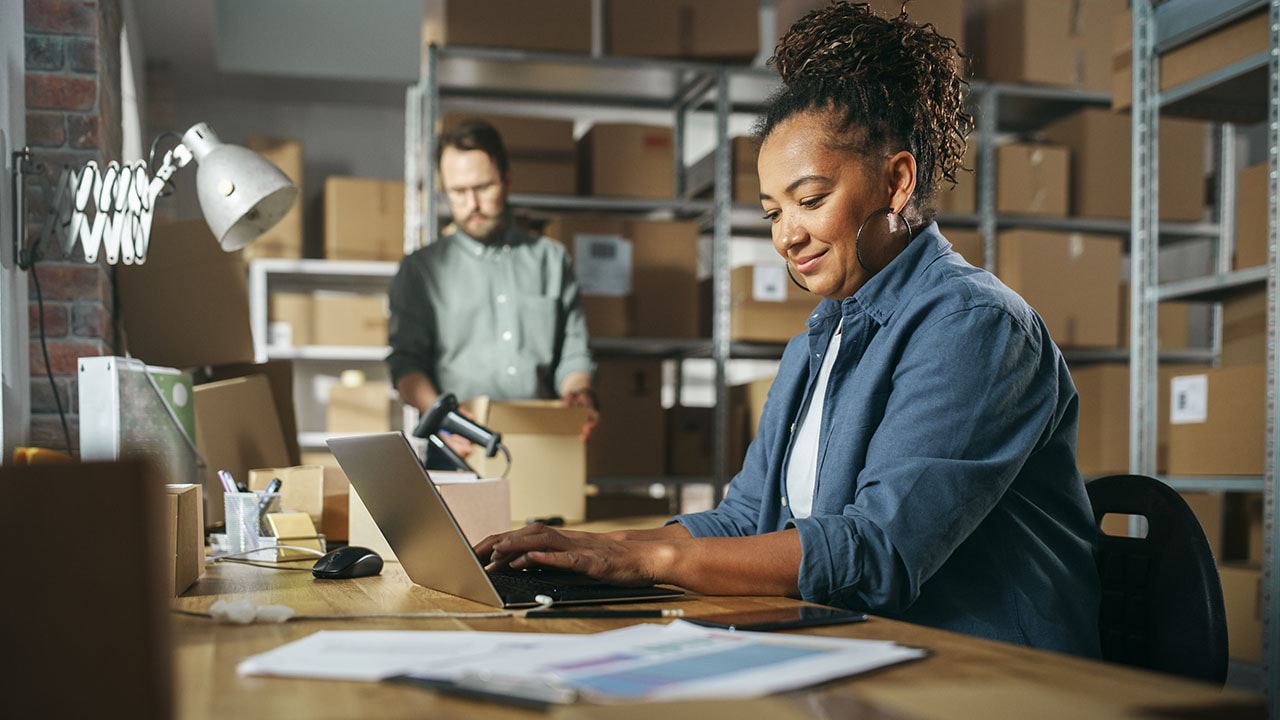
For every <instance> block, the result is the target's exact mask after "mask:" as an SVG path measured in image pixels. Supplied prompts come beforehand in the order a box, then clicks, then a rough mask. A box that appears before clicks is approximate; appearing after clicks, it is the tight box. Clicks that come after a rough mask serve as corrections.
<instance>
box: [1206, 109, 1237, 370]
mask: <svg viewBox="0 0 1280 720" xmlns="http://www.w3.org/2000/svg"><path fill="white" fill-rule="evenodd" d="M1214 150H1215V151H1216V152H1217V156H1218V157H1217V160H1218V209H1217V214H1218V249H1217V252H1216V253H1215V254H1214V267H1213V271H1214V272H1215V273H1216V274H1217V275H1218V276H1219V277H1221V276H1223V275H1226V274H1227V273H1229V272H1231V257H1232V255H1233V254H1234V253H1235V243H1236V126H1235V125H1233V124H1232V123H1222V124H1220V125H1219V126H1218V132H1217V137H1215V138H1214ZM1222 322H1223V314H1222V303H1214V304H1213V337H1212V338H1211V342H1212V343H1213V364H1214V366H1215V367H1217V366H1218V365H1221V363H1222Z"/></svg>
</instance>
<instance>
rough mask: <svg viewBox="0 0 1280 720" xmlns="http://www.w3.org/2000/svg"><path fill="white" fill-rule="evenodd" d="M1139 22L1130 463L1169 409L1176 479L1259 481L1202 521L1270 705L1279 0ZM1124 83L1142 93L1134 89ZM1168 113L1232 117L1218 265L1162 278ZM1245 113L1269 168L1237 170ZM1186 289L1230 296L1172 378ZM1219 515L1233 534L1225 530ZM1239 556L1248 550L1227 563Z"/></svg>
mask: <svg viewBox="0 0 1280 720" xmlns="http://www.w3.org/2000/svg"><path fill="white" fill-rule="evenodd" d="M1131 22H1132V27H1131V35H1130V36H1129V40H1130V42H1131V46H1130V47H1129V48H1125V50H1127V54H1128V58H1124V57H1123V56H1118V57H1117V61H1121V60H1125V59H1127V60H1129V67H1128V68H1123V67H1121V65H1122V63H1120V62H1118V63H1117V69H1118V72H1117V78H1118V84H1117V100H1118V101H1120V102H1118V103H1117V104H1118V105H1122V106H1129V105H1130V104H1131V109H1130V111H1131V113H1132V134H1133V146H1132V148H1133V174H1132V183H1133V185H1132V199H1133V207H1134V213H1133V217H1132V224H1133V230H1132V233H1133V247H1132V255H1131V273H1130V275H1131V278H1130V282H1131V287H1132V291H1133V292H1132V296H1131V310H1132V322H1131V324H1130V335H1131V337H1130V345H1131V347H1132V348H1133V354H1132V356H1131V358H1130V379H1129V380H1130V382H1129V385H1130V392H1131V396H1130V406H1131V407H1132V408H1134V411H1133V413H1132V414H1131V416H1130V428H1129V429H1130V436H1129V437H1130V442H1129V452H1130V468H1131V470H1132V471H1133V472H1137V473H1142V474H1147V475H1154V474H1156V472H1157V470H1158V469H1159V467H1158V442H1157V435H1158V432H1157V428H1158V427H1159V426H1160V425H1162V424H1163V421H1164V417H1163V416H1160V415H1158V414H1159V413H1165V412H1168V413H1169V416H1168V417H1169V421H1170V423H1171V428H1170V431H1169V438H1168V443H1169V448H1168V453H1169V455H1168V459H1167V465H1168V471H1169V474H1168V475H1167V476H1163V479H1164V480H1165V481H1166V482H1168V483H1169V484H1170V485H1172V486H1174V487H1176V488H1179V489H1182V490H1204V491H1216V492H1218V493H1222V492H1227V493H1244V492H1248V493H1251V495H1234V496H1228V497H1235V498H1236V499H1237V500H1240V501H1242V502H1244V503H1246V507H1249V508H1251V510H1249V511H1247V512H1245V513H1243V514H1237V515H1234V516H1233V515H1231V514H1228V515H1226V516H1225V517H1226V520H1223V518H1224V516H1223V512H1224V511H1223V509H1222V508H1220V507H1219V508H1217V509H1216V510H1215V512H1216V513H1217V517H1216V519H1217V520H1220V521H1222V523H1221V527H1217V524H1216V523H1213V522H1207V523H1204V524H1205V527H1206V532H1210V529H1211V528H1212V529H1213V530H1216V531H1217V534H1216V536H1214V535H1213V534H1211V537H1210V542H1211V544H1212V545H1214V549H1215V554H1216V555H1217V557H1218V560H1219V575H1220V577H1221V579H1222V584H1223V592H1224V600H1225V605H1226V612H1227V624H1228V633H1229V635H1230V650H1231V654H1232V656H1233V657H1232V665H1231V674H1232V677H1230V678H1229V682H1230V683H1232V684H1241V685H1250V686H1253V687H1256V688H1258V689H1263V690H1265V691H1266V692H1267V694H1268V701H1269V703H1270V707H1271V713H1272V714H1273V715H1274V714H1275V712H1276V707H1277V705H1276V693H1277V691H1278V690H1280V662H1277V661H1278V660H1280V658H1277V655H1276V653H1277V651H1278V650H1280V648H1278V647H1277V641H1276V632H1277V628H1280V597H1277V596H1276V590H1277V587H1276V583H1277V580H1278V579H1280V555H1278V554H1277V553H1276V550H1275V543H1276V541H1277V529H1278V528H1277V525H1276V523H1275V503H1276V499H1277V498H1276V491H1277V484H1276V483H1277V465H1276V452H1277V448H1278V447H1280V440H1278V438H1277V433H1280V415H1278V413H1280V406H1277V398H1276V387H1277V356H1276V346H1275V342H1276V334H1275V318H1276V317H1277V303H1280V297H1278V296H1277V286H1276V282H1277V270H1278V268H1280V257H1278V256H1277V253H1276V230H1277V206H1276V173H1277V155H1276V153H1277V148H1280V91H1278V89H1280V55H1278V53H1280V0H1230V1H1227V0H1224V1H1222V2H1216V3H1203V2H1201V3H1197V2H1188V1H1186V0H1168V1H1167V2H1165V3H1163V4H1161V5H1159V6H1158V7H1153V3H1151V2H1150V0H1134V2H1133V3H1132V19H1131ZM1126 86H1127V89H1128V92H1129V93H1131V94H1129V95H1128V96H1127V97H1123V98H1122V97H1120V96H1119V93H1120V92H1121V91H1124V90H1125V89H1126ZM1170 115H1172V116H1186V117H1194V118H1201V119H1209V120H1215V121H1218V122H1220V123H1222V125H1221V129H1220V132H1219V137H1218V139H1217V144H1218V146H1219V147H1220V148H1221V150H1220V157H1221V161H1220V168H1219V172H1220V173H1221V177H1220V181H1221V182H1220V187H1221V191H1220V195H1219V221H1220V223H1221V226H1222V227H1221V233H1220V235H1219V242H1218V247H1217V252H1216V259H1215V268H1214V271H1213V272H1212V274H1210V275H1208V276H1205V277H1199V278H1193V279H1189V280H1185V281H1181V282H1174V283H1163V284H1162V283H1160V282H1159V278H1158V275H1157V270H1158V258H1157V255H1156V250H1157V247H1158V242H1157V238H1158V235H1159V233H1160V232H1161V231H1162V230H1163V226H1162V225H1161V223H1160V220H1159V216H1158V209H1159V207H1160V205H1161V202H1162V200H1161V196H1162V190H1163V188H1162V187H1161V186H1160V181H1159V178H1158V177H1157V174H1156V170H1155V168H1156V164H1157V157H1158V153H1159V148H1160V147H1161V146H1162V145H1163V144H1164V143H1163V142H1162V138H1161V131H1160V130H1159V129H1158V128H1159V127H1160V126H1161V124H1162V122H1163V121H1162V120H1161V118H1162V116H1170ZM1233 123H1240V124H1257V123H1265V125H1264V126H1262V127H1261V128H1260V129H1261V130H1263V132H1265V147H1266V160H1265V165H1264V166H1262V167H1257V168H1249V169H1247V170H1245V171H1244V172H1241V173H1239V175H1237V172H1236V167H1235V164H1236V158H1237V156H1238V154H1239V153H1238V150H1237V146H1236V141H1237V137H1236V136H1237V128H1236V126H1235V125H1234V124H1233ZM1258 135H1259V137H1262V134H1261V133H1259V134H1258ZM1264 174H1265V175H1266V184H1265V185H1263V175H1264ZM1264 187H1265V193H1266V194H1265V195H1263V194H1262V193H1263V192H1264V190H1263V188H1264ZM1264 208H1265V210H1264ZM1264 212H1265V221H1264V219H1263V213H1264ZM1233 256H1234V263H1233ZM1188 300H1195V301H1200V302H1212V303H1218V304H1219V305H1217V307H1216V309H1215V312H1214V315H1215V318H1216V320H1217V323H1216V326H1217V327H1216V330H1215V342H1214V350H1215V357H1214V367H1213V368H1212V369H1208V370H1204V371H1198V372H1195V373H1193V374H1189V375H1183V376H1180V377H1173V378H1170V379H1168V381H1167V382H1166V380H1165V379H1164V378H1161V377H1160V375H1159V374H1158V373H1157V367H1156V365H1157V363H1156V358H1155V347H1156V342H1157V340H1156V333H1157V321H1158V318H1159V313H1160V312H1162V311H1163V310H1162V308H1164V307H1165V306H1164V305H1163V303H1168V302H1171V301H1188ZM1264 346H1265V350H1264ZM1264 356H1265V365H1262V363H1263V357H1264ZM1158 378H1159V381H1158ZM1264 398H1265V402H1264ZM1166 399H1168V408H1167V409H1166V406H1165V400H1166ZM1260 414H1265V421H1263V419H1262V418H1261V417H1259V415H1260ZM1259 493H1260V494H1261V502H1260V503H1259V502H1257V500H1258V494H1259ZM1232 522H1235V523H1238V524H1237V525H1232ZM1223 529H1226V530H1232V531H1234V532H1232V533H1230V534H1229V535H1228V536H1225V537H1224V536H1223V535H1222V534H1221V533H1222V530H1223ZM1232 543H1234V544H1235V545H1237V547H1236V548H1234V549H1233V548H1231V547H1230V545H1231V544H1232ZM1232 554H1234V555H1235V559H1240V560H1244V561H1245V564H1237V563H1232V562H1227V560H1229V559H1232V558H1230V557H1229V555H1232Z"/></svg>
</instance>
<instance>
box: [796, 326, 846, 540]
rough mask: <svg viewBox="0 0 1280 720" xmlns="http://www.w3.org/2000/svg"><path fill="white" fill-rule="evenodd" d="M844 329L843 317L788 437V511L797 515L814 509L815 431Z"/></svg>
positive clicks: (816, 449) (816, 479) (815, 471)
mask: <svg viewBox="0 0 1280 720" xmlns="http://www.w3.org/2000/svg"><path fill="white" fill-rule="evenodd" d="M843 332H844V320H841V321H840V325H839V326H838V327H836V332H835V334H834V335H832V336H831V342H830V343H828V344H827V353H826V356H824V357H823V358H822V368H821V369H819V370H818V382H817V383H815V384H814V386H813V394H812V395H810V396H809V399H808V404H807V406H806V407H805V411H804V415H803V416H802V417H801V418H800V427H798V428H797V429H796V431H795V433H794V434H793V435H792V436H791V457H789V458H788V459H787V503H788V504H789V505H790V506H791V514H792V515H793V516H795V517H798V518H806V517H809V513H810V512H812V511H813V488H814V486H815V485H816V484H817V481H818V434H819V432H820V431H821V430H822V404H823V402H824V401H825V399H826V397H827V380H829V379H830V378H831V366H832V365H835V362H836V354H837V353H839V352H840V336H841V334H842V333H843Z"/></svg>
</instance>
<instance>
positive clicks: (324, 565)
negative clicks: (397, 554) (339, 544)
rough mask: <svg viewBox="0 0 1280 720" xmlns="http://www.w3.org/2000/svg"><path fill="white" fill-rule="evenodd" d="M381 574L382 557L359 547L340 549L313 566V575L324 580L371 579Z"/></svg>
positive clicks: (352, 546) (349, 546) (350, 546)
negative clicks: (370, 577) (371, 576)
mask: <svg viewBox="0 0 1280 720" xmlns="http://www.w3.org/2000/svg"><path fill="white" fill-rule="evenodd" d="M381 572H382V557H381V556H380V555H378V553H376V552H374V551H372V550H370V549H369V548H366V547H359V546H357V545H348V546H347V547H344V548H338V549H337V550H334V551H333V552H331V553H329V554H328V555H325V556H324V557H322V558H320V559H319V560H317V561H316V564H315V565H312V566H311V574H312V575H315V576H316V577H318V578H321V579H324V580H337V579H340V578H358V577H369V576H370V575H377V574H379V573H381Z"/></svg>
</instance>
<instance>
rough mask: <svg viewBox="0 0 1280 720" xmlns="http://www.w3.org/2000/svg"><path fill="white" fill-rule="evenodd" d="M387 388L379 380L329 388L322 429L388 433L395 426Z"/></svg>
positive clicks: (389, 393)
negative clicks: (323, 427)
mask: <svg viewBox="0 0 1280 720" xmlns="http://www.w3.org/2000/svg"><path fill="white" fill-rule="evenodd" d="M391 396H392V393H391V388H390V387H389V386H388V385H386V384H384V383H380V382H367V383H364V384H363V385H354V386H347V385H343V384H342V383H335V384H334V385H333V387H332V388H330V389H329V405H328V409H327V410H326V413H325V428H326V429H327V430H328V431H329V432H331V433H377V432H389V431H390V430H391V428H392V427H393V426H394V425H395V422H394V419H393V417H392V416H393V415H394V411H393V410H392V402H391Z"/></svg>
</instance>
